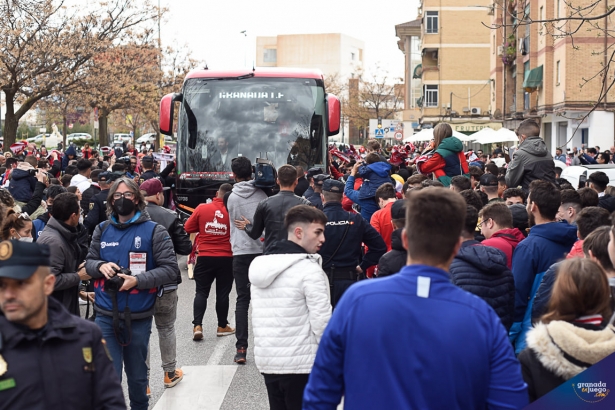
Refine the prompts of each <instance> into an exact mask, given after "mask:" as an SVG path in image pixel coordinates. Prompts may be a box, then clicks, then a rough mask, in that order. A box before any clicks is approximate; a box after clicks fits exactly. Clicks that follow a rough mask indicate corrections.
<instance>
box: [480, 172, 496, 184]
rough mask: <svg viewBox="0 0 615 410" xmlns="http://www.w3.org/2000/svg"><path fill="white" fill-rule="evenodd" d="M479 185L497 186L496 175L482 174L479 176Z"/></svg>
mask: <svg viewBox="0 0 615 410" xmlns="http://www.w3.org/2000/svg"><path fill="white" fill-rule="evenodd" d="M480 186H498V177H497V176H495V175H493V174H483V175H481V177H480Z"/></svg>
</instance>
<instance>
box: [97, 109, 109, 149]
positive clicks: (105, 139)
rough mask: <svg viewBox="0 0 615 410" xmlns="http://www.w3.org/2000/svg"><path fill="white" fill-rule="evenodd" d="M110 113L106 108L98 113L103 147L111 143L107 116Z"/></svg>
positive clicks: (99, 135) (99, 132)
mask: <svg viewBox="0 0 615 410" xmlns="http://www.w3.org/2000/svg"><path fill="white" fill-rule="evenodd" d="M108 116H109V113H107V112H106V111H105V110H102V109H101V110H99V114H98V140H99V141H100V146H101V147H106V146H108V145H109V135H108V134H107V118H108Z"/></svg>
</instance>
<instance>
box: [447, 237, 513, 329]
mask: <svg viewBox="0 0 615 410" xmlns="http://www.w3.org/2000/svg"><path fill="white" fill-rule="evenodd" d="M449 273H450V275H451V282H452V283H453V284H455V285H457V286H459V287H460V288H461V289H463V290H465V291H467V292H470V293H473V294H474V295H476V296H478V297H480V298H481V299H483V300H484V301H485V302H487V304H488V305H489V306H491V307H492V308H493V310H495V313H497V314H498V316H499V317H500V319H501V320H502V324H503V325H504V327H505V328H506V330H507V331H508V330H509V329H510V327H511V326H512V323H513V313H514V310H515V280H514V279H513V275H512V272H511V271H510V269H508V267H507V266H506V255H505V254H504V252H502V251H501V250H499V249H496V248H493V247H491V246H483V245H481V244H480V242H478V241H474V240H471V241H465V242H464V243H463V244H462V245H461V248H460V249H459V253H457V256H455V259H453V262H452V263H451V267H450V269H449Z"/></svg>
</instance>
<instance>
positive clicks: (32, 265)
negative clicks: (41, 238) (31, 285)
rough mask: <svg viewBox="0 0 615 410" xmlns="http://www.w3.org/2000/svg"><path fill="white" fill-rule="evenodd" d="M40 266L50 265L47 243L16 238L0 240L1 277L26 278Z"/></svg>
mask: <svg viewBox="0 0 615 410" xmlns="http://www.w3.org/2000/svg"><path fill="white" fill-rule="evenodd" d="M39 266H50V265H49V247H48V246H47V245H44V244H38V243H32V242H21V241H16V240H11V241H2V242H0V278H9V279H15V280H26V279H28V278H29V277H30V276H32V274H33V273H34V272H36V270H37V269H38V268H39Z"/></svg>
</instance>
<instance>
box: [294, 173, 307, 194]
mask: <svg viewBox="0 0 615 410" xmlns="http://www.w3.org/2000/svg"><path fill="white" fill-rule="evenodd" d="M309 187H310V183H309V182H308V180H307V179H306V178H305V177H301V178H299V179H297V186H296V187H295V195H297V196H303V194H304V193H305V191H306V190H307V189H308V188H309Z"/></svg>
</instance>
